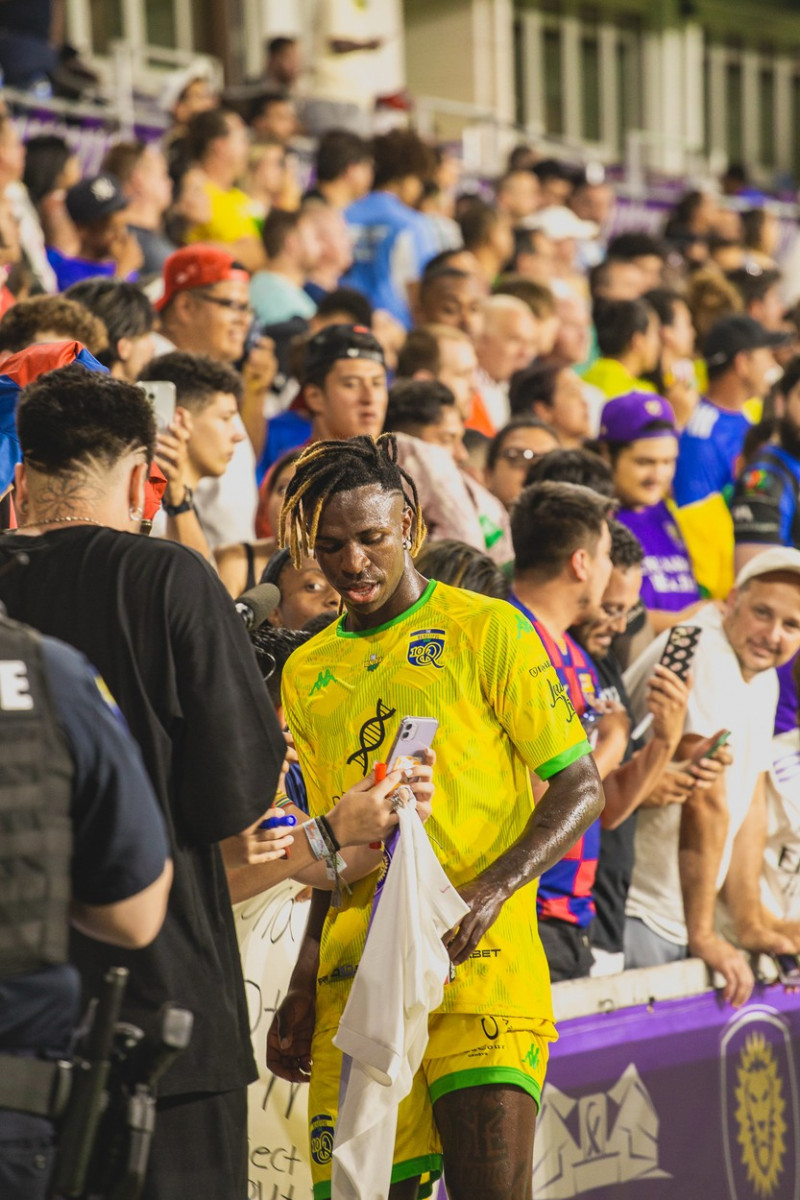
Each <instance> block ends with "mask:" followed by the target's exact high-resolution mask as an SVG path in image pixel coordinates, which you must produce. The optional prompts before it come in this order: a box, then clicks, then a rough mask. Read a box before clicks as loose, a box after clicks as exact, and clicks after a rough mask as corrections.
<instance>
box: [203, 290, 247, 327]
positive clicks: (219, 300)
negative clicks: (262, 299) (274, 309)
mask: <svg viewBox="0 0 800 1200" xmlns="http://www.w3.org/2000/svg"><path fill="white" fill-rule="evenodd" d="M195 295H196V296H198V297H199V298H200V299H201V300H207V301H208V303H209V304H216V306H217V307H218V308H224V309H226V310H227V311H228V312H229V313H236V315H237V317H246V318H247V319H248V321H250V320H252V317H253V310H252V308H251V307H250V305H249V304H239V302H238V301H237V300H226V299H225V298H224V297H223V296H210V295H209V294H208V292H201V291H199V290H198V291H196V292H195Z"/></svg>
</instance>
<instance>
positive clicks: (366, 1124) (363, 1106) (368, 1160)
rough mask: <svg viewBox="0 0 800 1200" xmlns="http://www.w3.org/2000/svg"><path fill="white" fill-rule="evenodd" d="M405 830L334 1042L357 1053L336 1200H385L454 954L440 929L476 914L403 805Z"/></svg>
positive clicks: (340, 1127) (336, 1160)
mask: <svg viewBox="0 0 800 1200" xmlns="http://www.w3.org/2000/svg"><path fill="white" fill-rule="evenodd" d="M399 816H400V834H399V837H398V840H397V845H396V847H395V851H394V856H393V858H392V862H391V864H390V867H389V872H388V874H387V876H386V881H385V883H384V887H383V893H382V895H381V897H380V902H379V904H378V907H377V911H376V913H375V917H374V919H373V922H372V927H371V929H370V931H369V934H368V935H367V941H366V945H365V947H364V953H363V955H362V956H361V962H360V963H359V967H358V974H357V975H356V978H355V982H354V983H353V987H352V990H351V992H350V997H349V999H348V1001H347V1004H346V1006H345V1010H344V1012H343V1013H342V1019H341V1021H340V1023H339V1029H338V1032H337V1034H336V1036H335V1038H334V1039H333V1042H334V1045H335V1046H338V1048H339V1049H340V1050H341V1051H342V1052H343V1053H344V1054H347V1055H350V1057H351V1059H352V1063H351V1065H350V1076H349V1080H348V1081H347V1086H346V1090H345V1094H344V1097H343V1098H342V1099H341V1100H340V1104H339V1115H338V1118H337V1121H336V1135H335V1138H334V1144H333V1175H332V1184H331V1187H332V1196H333V1200H386V1197H387V1196H388V1193H389V1182H390V1179H391V1173H392V1151H393V1148H394V1140H395V1131H396V1129H397V1107H398V1105H399V1103H400V1101H401V1100H403V1099H404V1097H406V1096H407V1095H408V1094H409V1092H410V1091H411V1081H412V1079H413V1077H414V1074H415V1073H416V1071H417V1070H418V1068H419V1065H420V1063H421V1062H422V1057H423V1054H424V1052H425V1047H426V1045H427V1043H428V1015H429V1013H431V1012H432V1011H433V1010H434V1009H436V1008H438V1007H439V1005H440V1004H441V1002H442V995H443V993H444V984H445V981H446V980H447V978H448V975H449V969H450V960H449V958H448V955H447V951H446V950H445V948H444V945H443V943H442V935H443V934H445V933H446V932H447V930H448V929H452V928H453V926H454V925H457V924H458V922H459V921H460V920H461V919H462V918H463V917H464V915H465V914H466V913H467V912H468V911H469V909H468V907H467V905H466V904H465V903H464V901H463V900H462V899H461V897H460V896H459V894H458V892H457V891H456V890H455V888H454V887H453V885H452V884H451V883H450V880H449V879H448V878H447V876H446V875H445V873H444V871H443V870H442V867H441V865H440V864H439V861H438V859H437V858H436V855H435V854H434V852H433V850H432V849H431V845H430V842H429V841H428V838H427V835H426V833H425V829H424V827H423V825H422V822H421V821H420V820H419V818H418V817H417V814H416V812H415V811H414V810H413V809H411V808H408V807H407V808H401V809H400V811H399Z"/></svg>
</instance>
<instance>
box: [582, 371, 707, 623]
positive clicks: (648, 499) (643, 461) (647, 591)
mask: <svg viewBox="0 0 800 1200" xmlns="http://www.w3.org/2000/svg"><path fill="white" fill-rule="evenodd" d="M599 441H600V447H601V450H602V452H603V454H604V456H605V457H606V458H607V460H608V462H609V465H610V466H611V471H612V475H613V483H614V495H615V496H616V498H617V499H618V500H619V503H620V508H619V510H618V512H617V517H618V518H619V520H620V521H621V522H622V524H623V525H626V526H627V528H628V529H630V531H631V533H633V534H635V535H636V537H637V538H638V539H639V541H640V542H641V543H642V547H643V548H644V554H645V557H644V563H643V564H642V569H643V579H642V592H641V595H642V601H643V603H644V605H645V607H646V608H647V609H648V611H649V614H650V620H651V623H652V625H653V628H654V630H655V632H656V633H661V631H662V630H664V629H667V628H668V627H669V626H671V625H676V624H678V623H679V622H680V621H682V620H686V619H687V618H688V617H690V616H691V615H692V613H694V612H695V611H696V610H697V609H698V608H699V607H700V605H701V603H702V601H701V599H700V589H699V588H698V586H697V581H696V580H695V577H694V574H693V571H692V565H691V562H690V560H689V555H688V552H687V550H686V546H685V545H684V542H683V538H682V537H681V534H680V532H679V530H678V526H677V524H676V523H675V519H674V517H673V515H672V513H671V512H670V509H669V507H668V506H667V497H668V496H669V492H670V488H671V486H672V479H673V476H674V474H675V461H676V458H677V455H678V433H677V429H676V426H675V415H674V413H673V411H672V409H671V408H670V405H669V403H668V402H667V401H666V400H665V399H664V398H663V396H656V395H654V394H652V393H650V392H629V393H628V395H626V396H617V397H616V398H615V399H614V400H609V401H608V403H607V404H606V405H605V407H604V408H603V413H602V417H601V421H600V437H599Z"/></svg>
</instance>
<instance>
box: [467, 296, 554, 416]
mask: <svg viewBox="0 0 800 1200" xmlns="http://www.w3.org/2000/svg"><path fill="white" fill-rule="evenodd" d="M475 349H476V351H477V354H478V372H477V384H478V388H479V390H480V393H481V396H482V398H483V403H484V405H485V406H486V410H487V412H488V414H489V416H490V418H491V420H492V422H493V423H494V425H495V427H496V428H497V429H501V428H502V427H503V425H505V424H506V423H507V421H508V418H509V416H510V409H509V405H508V384H509V380H510V379H511V376H512V375H513V374H514V372H515V371H521V370H522V369H523V367H527V365H528V363H529V362H530V361H531V359H533V358H535V357H536V355H537V354H538V352H539V341H538V322H537V320H536V318H535V317H534V315H533V313H532V312H531V310H530V308H529V307H528V305H527V304H525V303H523V301H522V300H518V299H517V298H516V296H491V297H490V298H489V299H488V300H486V301H485V302H484V306H483V332H482V333H481V334H480V336H479V337H478V338H477V340H476V343H475Z"/></svg>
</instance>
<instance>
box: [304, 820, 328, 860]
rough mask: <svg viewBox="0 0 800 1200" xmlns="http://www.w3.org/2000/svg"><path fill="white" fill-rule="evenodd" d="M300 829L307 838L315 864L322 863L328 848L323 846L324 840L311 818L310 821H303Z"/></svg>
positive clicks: (326, 855)
mask: <svg viewBox="0 0 800 1200" xmlns="http://www.w3.org/2000/svg"><path fill="white" fill-rule="evenodd" d="M301 828H302V829H303V830H304V832H305V835H306V837H307V838H308V844H309V846H310V847H311V853H312V854H313V855H314V858H315V859H316V860H317V862H322V860H323V858H327V857H328V847H327V846H326V845H325V839H324V837H323V836H322V833H321V832H320V828H319V825H318V824H317V822H316V821H315V820H314V818H313V817H312V818H311V820H310V821H305V822H304V823H303V825H302V826H301Z"/></svg>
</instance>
